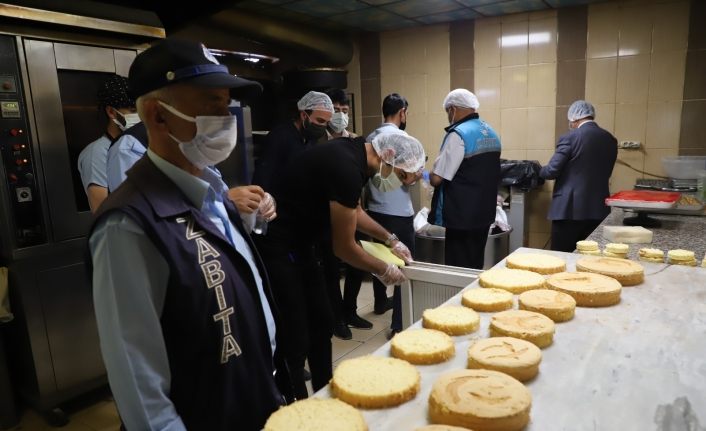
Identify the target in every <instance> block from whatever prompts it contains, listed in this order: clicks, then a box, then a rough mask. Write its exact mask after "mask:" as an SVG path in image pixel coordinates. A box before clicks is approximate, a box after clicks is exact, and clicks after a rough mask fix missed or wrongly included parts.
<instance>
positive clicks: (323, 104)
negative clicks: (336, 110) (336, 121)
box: [297, 91, 333, 113]
mask: <svg viewBox="0 0 706 431" xmlns="http://www.w3.org/2000/svg"><path fill="white" fill-rule="evenodd" d="M297 108H298V109H299V110H300V111H308V110H312V111H328V112H330V113H333V102H331V98H330V97H328V95H327V94H324V93H319V92H318V91H310V92H308V93H306V94H305V95H304V96H302V98H301V99H299V101H298V102H297Z"/></svg>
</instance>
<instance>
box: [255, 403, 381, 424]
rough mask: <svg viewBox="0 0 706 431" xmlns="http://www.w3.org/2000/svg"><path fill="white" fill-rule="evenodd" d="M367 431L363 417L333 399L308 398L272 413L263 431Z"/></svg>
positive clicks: (351, 408) (346, 405)
mask: <svg viewBox="0 0 706 431" xmlns="http://www.w3.org/2000/svg"><path fill="white" fill-rule="evenodd" d="M289 430H299V431H319V430H340V431H367V430H368V426H367V425H366V424H365V419H363V415H362V414H360V412H359V411H358V410H356V409H354V408H353V407H351V406H349V405H348V404H346V403H344V402H343V401H339V400H336V399H329V400H322V399H317V398H307V399H305V400H301V401H297V402H295V403H293V404H290V405H288V406H286V407H283V408H281V409H279V410H277V411H276V412H274V413H272V415H271V416H270V418H269V419H267V423H265V431H289Z"/></svg>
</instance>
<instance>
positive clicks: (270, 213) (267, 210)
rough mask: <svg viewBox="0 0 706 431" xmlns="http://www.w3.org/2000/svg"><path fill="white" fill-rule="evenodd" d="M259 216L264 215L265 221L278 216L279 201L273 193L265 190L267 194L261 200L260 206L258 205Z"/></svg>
mask: <svg viewBox="0 0 706 431" xmlns="http://www.w3.org/2000/svg"><path fill="white" fill-rule="evenodd" d="M257 212H258V213H259V215H258V216H262V217H263V218H264V219H265V221H268V222H270V221H272V220H274V219H275V218H276V217H277V202H275V198H273V197H272V195H271V194H269V193H267V192H265V196H264V197H263V198H262V200H261V201H260V206H258V207H257Z"/></svg>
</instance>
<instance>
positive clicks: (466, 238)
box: [444, 225, 490, 269]
mask: <svg viewBox="0 0 706 431" xmlns="http://www.w3.org/2000/svg"><path fill="white" fill-rule="evenodd" d="M489 230H490V225H487V226H484V227H481V228H477V229H470V230H461V229H449V228H446V241H445V242H444V263H445V264H446V265H451V266H460V267H463V268H473V269H483V263H484V260H485V243H486V242H488V231H489Z"/></svg>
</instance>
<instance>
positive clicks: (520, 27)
mask: <svg viewBox="0 0 706 431" xmlns="http://www.w3.org/2000/svg"><path fill="white" fill-rule="evenodd" d="M528 24H529V22H528V21H527V20H524V21H517V22H508V23H506V22H503V24H502V39H501V46H502V50H501V52H500V65H501V66H519V65H525V64H527V58H528V48H527V38H528V35H527V31H528V30H527V29H528Z"/></svg>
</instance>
